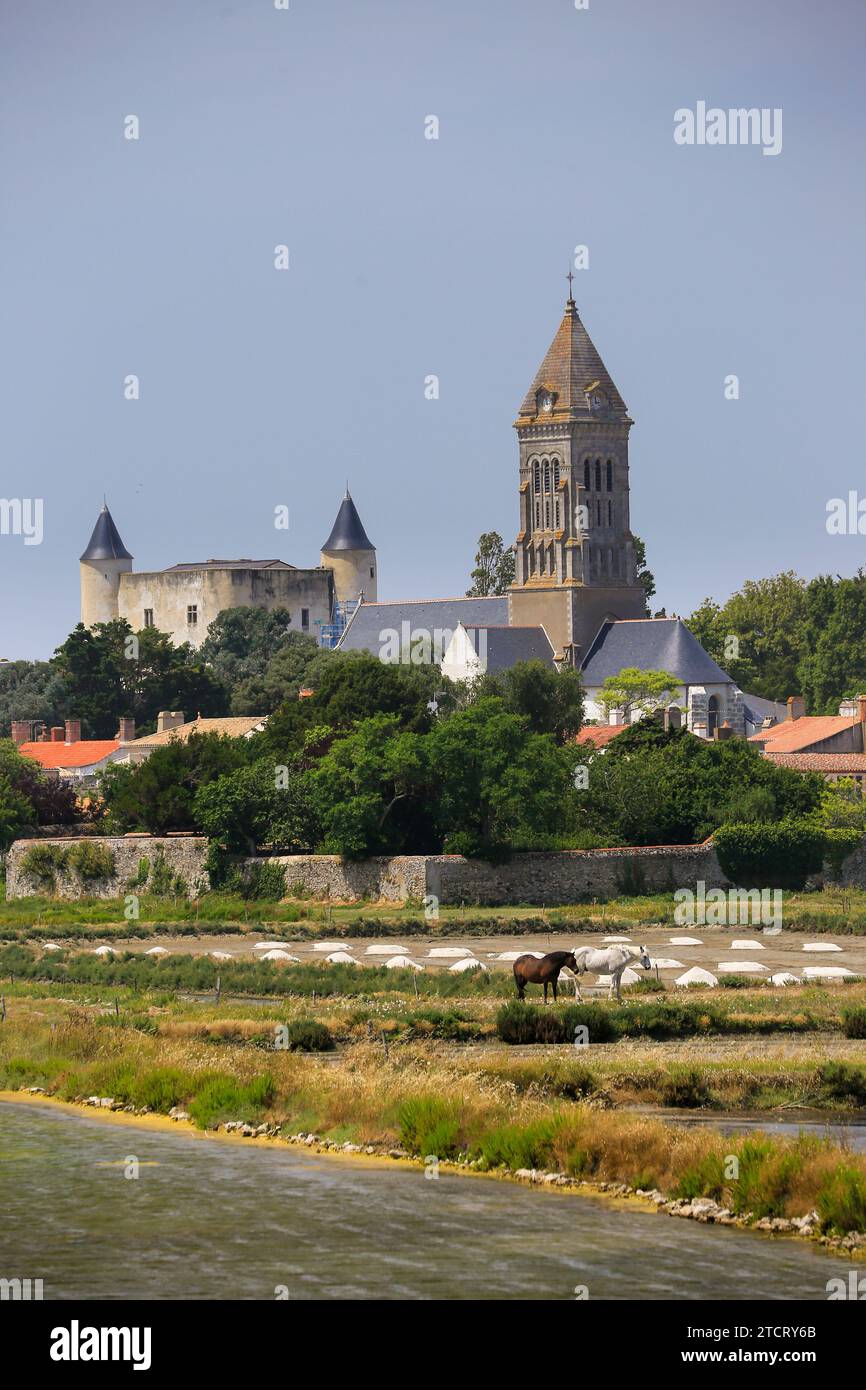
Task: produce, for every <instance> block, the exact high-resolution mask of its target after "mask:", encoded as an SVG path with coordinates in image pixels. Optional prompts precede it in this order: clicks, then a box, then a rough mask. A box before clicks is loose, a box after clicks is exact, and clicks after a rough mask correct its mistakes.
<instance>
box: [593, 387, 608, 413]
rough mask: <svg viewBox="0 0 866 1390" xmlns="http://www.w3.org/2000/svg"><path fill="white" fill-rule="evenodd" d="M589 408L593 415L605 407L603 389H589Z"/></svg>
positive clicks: (605, 399)
mask: <svg viewBox="0 0 866 1390" xmlns="http://www.w3.org/2000/svg"><path fill="white" fill-rule="evenodd" d="M589 408H590V410H591V411H592V413H593V415H599V414H600V413H601V411H603V410H606V409H607V397H606V396H605V394H604V392H603V391H590V393H589Z"/></svg>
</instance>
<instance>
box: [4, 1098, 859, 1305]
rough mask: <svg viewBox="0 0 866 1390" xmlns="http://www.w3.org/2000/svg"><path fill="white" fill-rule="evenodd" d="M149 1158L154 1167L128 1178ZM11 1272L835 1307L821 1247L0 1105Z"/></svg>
mask: <svg viewBox="0 0 866 1390" xmlns="http://www.w3.org/2000/svg"><path fill="white" fill-rule="evenodd" d="M127 1155H135V1157H136V1158H137V1159H138V1160H139V1162H140V1164H141V1167H140V1177H139V1178H138V1179H137V1180H130V1179H127V1178H125V1177H124V1175H123V1173H124V1169H123V1160H124V1159H125V1157H126V1156H127ZM0 1213H2V1215H0V1225H2V1240H0V1277H6V1278H12V1277H16V1276H17V1277H19V1278H28V1277H29V1278H33V1279H35V1278H42V1279H43V1280H44V1293H45V1298H47V1299H48V1298H54V1299H57V1298H60V1299H63V1298H76V1299H79V1298H109V1299H123V1298H189V1299H195V1298H232V1299H237V1298H267V1299H272V1298H274V1297H275V1290H276V1288H277V1286H279V1285H284V1286H286V1288H287V1289H288V1293H289V1297H290V1298H292V1299H339V1298H348V1299H416V1298H439V1299H502V1298H513V1299H541V1298H545V1299H571V1298H573V1297H574V1296H575V1294H574V1290H575V1286H577V1285H586V1286H587V1288H588V1291H589V1297H590V1298H601V1299H634V1298H645V1299H678V1300H683V1299H706V1298H723V1299H734V1300H748V1299H800V1298H802V1299H825V1298H826V1289H825V1285H826V1281H827V1280H828V1279H829V1278H831V1277H832V1276H834V1275H836V1274H838V1273H839V1270H840V1266H839V1264H838V1262H837V1261H835V1260H833V1259H831V1258H830V1257H828V1256H826V1255H823V1254H821V1253H820V1252H819V1251H816V1250H813V1249H811V1248H810V1247H808V1246H806V1245H802V1244H800V1243H796V1242H794V1241H790V1240H787V1241H786V1240H784V1239H767V1238H762V1237H759V1236H755V1235H744V1234H742V1233H740V1232H736V1231H730V1230H725V1229H716V1228H713V1227H708V1226H699V1225H697V1224H695V1223H694V1222H690V1221H681V1220H675V1219H672V1218H670V1217H667V1216H656V1215H653V1214H648V1213H639V1212H630V1211H627V1210H626V1211H623V1210H617V1209H614V1208H612V1207H609V1206H607V1205H605V1204H603V1203H601V1202H598V1201H593V1200H592V1199H589V1198H581V1197H575V1196H567V1195H563V1194H561V1193H544V1192H534V1191H529V1190H527V1189H525V1188H522V1187H518V1186H516V1185H513V1184H507V1183H498V1182H493V1181H485V1180H483V1179H477V1178H463V1177H459V1176H450V1175H446V1174H443V1175H442V1176H441V1177H440V1178H439V1179H438V1180H437V1181H430V1180H427V1179H425V1177H424V1175H423V1173H422V1172H421V1171H420V1170H409V1169H403V1168H399V1167H398V1166H397V1165H396V1164H395V1166H394V1168H388V1167H383V1166H382V1165H381V1164H378V1163H376V1164H370V1165H369V1166H368V1165H363V1164H360V1163H349V1162H340V1161H335V1160H333V1159H328V1158H319V1157H316V1156H315V1155H308V1154H304V1153H299V1152H297V1151H295V1150H293V1149H289V1148H277V1147H276V1146H275V1147H274V1148H273V1149H270V1148H264V1147H258V1146H250V1147H249V1148H244V1147H242V1146H241V1145H234V1144H226V1143H222V1142H220V1141H218V1140H207V1139H204V1138H202V1139H199V1140H192V1139H190V1138H189V1137H187V1136H185V1135H181V1134H178V1135H175V1134H162V1133H160V1134H157V1133H153V1132H151V1131H148V1130H147V1129H143V1128H142V1129H138V1128H133V1127H128V1128H127V1127H123V1128H121V1127H120V1126H119V1125H118V1126H115V1125H112V1124H108V1123H104V1122H100V1121H98V1120H93V1119H90V1118H88V1117H86V1116H79V1115H75V1114H70V1113H69V1112H63V1113H61V1112H59V1111H52V1110H50V1109H47V1108H43V1107H40V1106H38V1105H33V1106H30V1105H18V1104H15V1105H11V1104H2V1103H0Z"/></svg>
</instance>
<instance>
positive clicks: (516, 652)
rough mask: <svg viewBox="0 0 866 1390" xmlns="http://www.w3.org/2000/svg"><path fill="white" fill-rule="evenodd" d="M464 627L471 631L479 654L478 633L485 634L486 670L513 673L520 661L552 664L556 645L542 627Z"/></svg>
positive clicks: (473, 645) (473, 642)
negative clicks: (554, 645)
mask: <svg viewBox="0 0 866 1390" xmlns="http://www.w3.org/2000/svg"><path fill="white" fill-rule="evenodd" d="M463 627H464V628H465V629H466V631H467V632H468V635H469V640H470V642H471V643H472V649H473V651H474V652H475V653H476V655H478V652H479V646H480V645H481V642H480V636H479V634H480V633H482V632H483V633H485V634H486V637H485V640H486V657H487V663H486V666H485V670H487V671H490V672H494V671H510V670H511V667H512V666H516V664H517V662H518V661H544V662H547V663H548V664H552V663H553V645H552V643H551V641H550V638H549V637H548V635H547V633H546V632H545V630H544V628H543V627H508V626H507V625H505V626H500V625H498V624H497V625H492V624H490V623H485V624H476V625H473V624H472V623H466V622H464V623H463ZM483 650H484V648H483V646H482V651H483Z"/></svg>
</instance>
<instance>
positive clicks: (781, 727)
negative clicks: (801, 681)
mask: <svg viewBox="0 0 866 1390" xmlns="http://www.w3.org/2000/svg"><path fill="white" fill-rule="evenodd" d="M859 723H860V721H859V719H850V718H848V716H847V715H841V714H804V715H803V716H802V717H801V718H800V719H786V720H785V722H784V724H774V725H773V727H772V728H771V729H761V730H760V731H759V732H758V733H756V734H752V735H751V737H750V739H749V742H750V743H764V744H766V746H767V752H768V753H769V752H773V753H802V752H804V751H805V749H807V748H811V747H813V746H814V744H816V743H823V741H824V739H825V738H833V737H834V735H836V734H844V733H846V732H847V731H848V730H849V729H853V728H856V727H857V725H858V724H859ZM832 756H834V757H835V756H836V754H833V755H832Z"/></svg>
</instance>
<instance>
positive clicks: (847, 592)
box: [797, 570, 866, 714]
mask: <svg viewBox="0 0 866 1390" xmlns="http://www.w3.org/2000/svg"><path fill="white" fill-rule="evenodd" d="M830 584H832V585H833V587H832V604H831V602H830V592H829V585H830ZM806 601H807V614H808V624H807V631H808V633H809V642H808V650H807V651H805V652H803V654H802V656H801V659H800V665H799V673H798V674H799V689H798V690H797V693H798V694H802V695H804V696H805V698H806V708H807V709H808V711H809V713H810V714H836V713H837V711H838V708H839V702H840V701H841V700H842V699H843V698H845V697H846V696H852V695H859V694H861V693H862V692H864V691H866V643H864V640H863V635H864V633H866V574H864V573H863V571H862V570H861V571H859V572H858V573H857V574H856V575H855V576H854V577H853V578H852V579H839V580H838V581H837V582H836V583H835V584H833V581H832V580H830V581H828V580H827V579H826V578H820V579H817V580H813V581H812V583H811V584H810V585H809V586H808V589H807V591H806Z"/></svg>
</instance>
